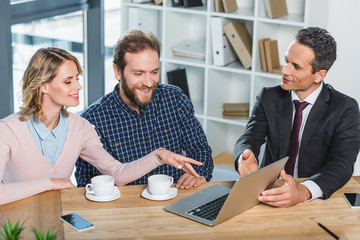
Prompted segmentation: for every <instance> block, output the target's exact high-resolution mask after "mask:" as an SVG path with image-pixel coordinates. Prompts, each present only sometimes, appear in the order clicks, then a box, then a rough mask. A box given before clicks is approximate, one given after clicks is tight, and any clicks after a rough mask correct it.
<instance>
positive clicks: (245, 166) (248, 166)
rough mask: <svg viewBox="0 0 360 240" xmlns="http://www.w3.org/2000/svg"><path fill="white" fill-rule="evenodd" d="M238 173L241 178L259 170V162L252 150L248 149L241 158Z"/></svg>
mask: <svg viewBox="0 0 360 240" xmlns="http://www.w3.org/2000/svg"><path fill="white" fill-rule="evenodd" d="M237 170H238V172H239V174H240V177H244V176H246V175H248V174H250V173H252V172H255V171H256V170H258V165H257V161H256V159H255V155H254V153H253V152H252V151H251V150H250V149H246V150H245V151H244V152H243V153H242V154H241V155H240V157H239V166H238V169H237Z"/></svg>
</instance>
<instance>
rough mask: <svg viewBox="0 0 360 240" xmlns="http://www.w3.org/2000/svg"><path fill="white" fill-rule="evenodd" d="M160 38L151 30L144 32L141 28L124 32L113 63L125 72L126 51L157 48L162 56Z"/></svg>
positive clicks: (116, 47)
mask: <svg viewBox="0 0 360 240" xmlns="http://www.w3.org/2000/svg"><path fill="white" fill-rule="evenodd" d="M160 48H161V43H160V40H159V39H158V38H157V37H156V36H155V35H154V34H153V33H151V32H148V33H144V32H142V31H140V30H132V31H130V32H127V33H126V34H124V35H123V36H122V37H121V38H120V39H119V40H118V42H117V43H116V46H115V48H114V59H113V63H114V64H115V65H116V66H118V68H119V69H120V72H121V73H123V71H124V68H125V65H126V62H125V58H124V56H125V53H127V52H129V53H137V52H140V51H143V50H145V49H152V50H155V51H156V52H157V53H158V55H159V57H160Z"/></svg>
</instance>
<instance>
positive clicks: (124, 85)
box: [120, 75, 158, 108]
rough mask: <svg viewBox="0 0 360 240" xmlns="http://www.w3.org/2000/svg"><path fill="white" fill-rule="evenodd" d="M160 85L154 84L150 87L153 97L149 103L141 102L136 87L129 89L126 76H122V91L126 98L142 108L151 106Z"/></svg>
mask: <svg viewBox="0 0 360 240" xmlns="http://www.w3.org/2000/svg"><path fill="white" fill-rule="evenodd" d="M157 85H158V84H154V85H152V86H151V87H150V89H151V90H152V92H151V97H150V99H149V100H148V101H141V100H140V99H139V98H138V97H137V96H136V87H134V88H132V89H131V88H129V86H128V84H127V80H126V78H125V76H124V75H122V80H121V82H120V87H121V89H122V91H123V92H124V94H125V96H126V97H127V98H128V99H129V100H130V101H131V102H132V103H133V104H135V105H136V106H139V107H141V108H144V107H146V106H148V105H149V104H150V102H151V101H152V99H153V98H154V94H155V90H156V88H157Z"/></svg>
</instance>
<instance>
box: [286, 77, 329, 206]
mask: <svg viewBox="0 0 360 240" xmlns="http://www.w3.org/2000/svg"><path fill="white" fill-rule="evenodd" d="M323 85H324V83H323V82H321V85H320V87H319V88H318V89H316V90H315V91H314V92H312V93H311V94H310V95H309V96H307V97H306V98H305V99H304V100H303V101H305V102H308V103H309V105H307V106H306V108H305V109H304V110H303V111H302V120H301V126H300V131H299V151H300V145H301V139H302V135H303V132H304V128H305V123H306V121H307V118H308V116H309V113H310V111H311V109H312V107H313V106H314V104H315V102H316V99H317V98H318V96H319V95H320V92H321V90H322V88H323ZM291 100H292V101H294V100H298V101H299V102H303V101H301V100H300V99H299V97H298V96H297V95H296V93H295V92H294V91H291ZM293 104H294V103H293ZM294 117H295V106H294V107H293V120H294ZM298 159H299V155H297V156H296V161H295V166H294V178H297V177H298ZM301 184H303V185H305V186H306V187H307V188H308V189H309V191H310V193H311V199H309V200H313V199H315V198H319V197H321V196H323V192H322V190H321V188H320V187H319V186H318V185H317V184H316V183H315V182H313V181H311V180H306V181H305V182H303V183H301Z"/></svg>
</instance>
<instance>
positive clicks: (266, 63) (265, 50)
mask: <svg viewBox="0 0 360 240" xmlns="http://www.w3.org/2000/svg"><path fill="white" fill-rule="evenodd" d="M259 52H260V60H261V69H262V70H263V71H264V72H271V73H278V74H280V73H281V71H282V66H281V65H280V59H279V49H278V42H277V40H271V39H270V38H263V39H260V40H259Z"/></svg>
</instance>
